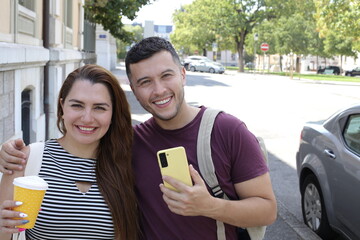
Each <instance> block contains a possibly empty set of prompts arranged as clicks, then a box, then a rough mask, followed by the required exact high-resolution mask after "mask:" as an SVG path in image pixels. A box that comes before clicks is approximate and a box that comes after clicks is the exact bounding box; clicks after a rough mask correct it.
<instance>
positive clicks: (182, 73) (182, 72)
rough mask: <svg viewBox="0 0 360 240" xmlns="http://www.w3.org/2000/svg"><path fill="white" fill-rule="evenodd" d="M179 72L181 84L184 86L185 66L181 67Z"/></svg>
mask: <svg viewBox="0 0 360 240" xmlns="http://www.w3.org/2000/svg"><path fill="white" fill-rule="evenodd" d="M180 74H181V80H182V83H183V86H185V85H186V69H185V67H182V68H181V70H180Z"/></svg>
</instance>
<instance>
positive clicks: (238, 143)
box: [214, 113, 269, 184]
mask: <svg viewBox="0 0 360 240" xmlns="http://www.w3.org/2000/svg"><path fill="white" fill-rule="evenodd" d="M218 118H219V119H218V120H217V121H216V125H215V127H216V129H217V131H216V132H217V134H216V135H218V136H215V138H217V139H218V140H219V139H221V141H222V142H223V143H224V145H223V146H222V148H223V150H224V152H226V153H227V156H228V157H227V159H228V161H229V162H227V163H225V164H226V165H228V167H229V172H230V175H231V181H232V182H233V184H236V183H240V182H244V181H247V180H250V179H252V178H255V177H258V176H261V175H263V174H265V173H266V172H268V171H269V169H268V166H267V164H266V161H265V159H264V156H263V154H262V152H261V148H260V145H259V142H258V140H257V138H256V136H255V135H254V134H253V133H252V132H250V131H249V129H248V128H247V127H246V125H245V123H244V122H242V121H241V120H239V119H238V118H236V117H234V116H232V115H229V114H225V113H223V114H220V115H219V116H218ZM214 130H215V129H214Z"/></svg>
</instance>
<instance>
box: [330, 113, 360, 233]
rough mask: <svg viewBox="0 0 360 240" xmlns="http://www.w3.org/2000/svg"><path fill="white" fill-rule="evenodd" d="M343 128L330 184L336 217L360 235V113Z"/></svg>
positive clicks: (353, 116) (348, 119)
mask: <svg viewBox="0 0 360 240" xmlns="http://www.w3.org/2000/svg"><path fill="white" fill-rule="evenodd" d="M341 130H342V131H341V132H339V134H340V135H341V138H342V139H341V141H339V143H340V142H341V143H342V146H339V148H338V150H339V152H338V153H337V156H335V159H333V161H334V162H335V164H334V169H332V170H333V174H332V175H333V176H332V177H331V178H330V179H329V181H330V184H329V185H330V187H331V188H332V197H333V200H334V201H333V203H334V211H335V216H336V218H337V219H338V220H339V221H340V222H341V223H342V224H344V225H345V226H346V227H347V228H348V229H350V230H351V231H352V232H353V233H355V235H356V236H357V237H360V228H359V223H360V214H359V213H360V204H359V203H360V190H359V189H360V114H354V115H350V116H349V117H348V118H347V121H346V124H345V125H344V128H343V129H341ZM339 145H340V144H339Z"/></svg>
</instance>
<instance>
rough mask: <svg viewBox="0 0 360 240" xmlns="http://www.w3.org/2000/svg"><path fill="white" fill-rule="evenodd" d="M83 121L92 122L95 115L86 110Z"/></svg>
mask: <svg viewBox="0 0 360 240" xmlns="http://www.w3.org/2000/svg"><path fill="white" fill-rule="evenodd" d="M82 120H83V121H84V122H91V121H92V120H93V115H92V111H91V109H85V110H84V111H83V114H82Z"/></svg>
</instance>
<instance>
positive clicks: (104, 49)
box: [96, 24, 117, 70]
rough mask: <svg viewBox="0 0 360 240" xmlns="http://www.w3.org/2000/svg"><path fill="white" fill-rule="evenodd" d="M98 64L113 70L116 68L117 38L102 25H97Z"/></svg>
mask: <svg viewBox="0 0 360 240" xmlns="http://www.w3.org/2000/svg"><path fill="white" fill-rule="evenodd" d="M96 54H97V64H99V65H100V66H102V67H104V68H106V69H108V70H112V69H115V68H116V62H117V61H116V59H117V56H116V40H115V38H114V37H113V36H112V35H111V34H110V33H109V32H108V31H105V30H104V29H103V27H102V26H101V25H98V24H97V25H96Z"/></svg>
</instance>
